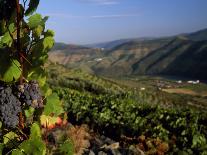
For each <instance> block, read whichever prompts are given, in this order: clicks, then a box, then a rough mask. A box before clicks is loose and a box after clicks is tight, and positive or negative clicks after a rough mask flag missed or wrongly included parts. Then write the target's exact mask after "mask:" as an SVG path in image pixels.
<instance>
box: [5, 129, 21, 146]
mask: <svg viewBox="0 0 207 155" xmlns="http://www.w3.org/2000/svg"><path fill="white" fill-rule="evenodd" d="M17 137H18V136H17V134H16V133H14V132H9V133H7V134H6V135H4V137H3V139H4V144H7V143H8V142H9V141H12V140H14V139H15V138H17Z"/></svg>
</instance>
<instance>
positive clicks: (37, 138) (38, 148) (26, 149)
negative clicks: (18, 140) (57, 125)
mask: <svg viewBox="0 0 207 155" xmlns="http://www.w3.org/2000/svg"><path fill="white" fill-rule="evenodd" d="M31 147H32V149H31ZM24 154H28V155H45V154H46V146H45V143H44V142H43V141H42V138H41V131H40V128H39V125H38V124H36V123H34V124H33V125H32V127H31V134H30V138H29V139H28V140H26V141H24V142H23V143H22V144H20V146H19V148H18V149H16V150H14V151H12V155H24Z"/></svg>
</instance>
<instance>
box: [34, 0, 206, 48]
mask: <svg viewBox="0 0 207 155" xmlns="http://www.w3.org/2000/svg"><path fill="white" fill-rule="evenodd" d="M206 7H207V1H206V0H183V1H179V0H174V1H166V0H157V1H156V3H155V2H154V1H152V0H147V1H135V0H62V1H61V3H60V1H58V0H53V1H52V3H51V1H49V0H44V1H40V7H39V9H38V12H39V13H41V14H43V15H48V16H50V19H49V21H48V24H47V26H48V28H50V29H53V30H54V31H55V32H56V36H55V39H56V42H64V43H73V44H82V45H84V44H92V43H101V42H107V41H112V40H119V39H127V38H142V37H163V36H171V35H176V34H180V33H189V32H194V31H198V30H201V29H204V28H207V21H206V18H207V10H206Z"/></svg>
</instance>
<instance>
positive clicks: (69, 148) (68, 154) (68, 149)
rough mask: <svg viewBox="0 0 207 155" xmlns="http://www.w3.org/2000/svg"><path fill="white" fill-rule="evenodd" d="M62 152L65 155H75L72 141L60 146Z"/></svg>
mask: <svg viewBox="0 0 207 155" xmlns="http://www.w3.org/2000/svg"><path fill="white" fill-rule="evenodd" d="M60 152H61V153H62V154H64V155H73V154H74V146H73V143H72V141H71V140H66V141H65V142H64V143H63V144H62V145H61V146H60Z"/></svg>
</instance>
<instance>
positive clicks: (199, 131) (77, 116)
mask: <svg viewBox="0 0 207 155" xmlns="http://www.w3.org/2000/svg"><path fill="white" fill-rule="evenodd" d="M47 68H48V71H49V77H50V78H49V80H48V84H49V85H50V86H51V87H52V89H53V90H54V91H55V92H57V93H58V95H59V96H60V98H61V99H62V100H63V101H64V102H63V103H64V109H65V111H67V113H68V119H69V122H71V123H73V124H76V125H77V124H79V125H80V124H85V123H86V124H88V125H89V127H90V128H91V129H93V131H94V132H96V133H98V134H101V135H105V136H108V137H110V138H112V139H114V140H116V141H119V142H120V143H121V142H122V145H124V146H125V147H126V146H130V145H135V146H136V147H138V148H139V149H141V150H142V151H144V152H145V153H146V154H156V153H157V154H160V153H161V154H166V153H168V154H175V153H176V154H180V153H181V154H203V155H204V154H206V153H207V145H206V142H207V141H206V139H207V124H206V122H207V114H206V111H205V109H203V107H205V106H206V105H204V102H205V100H206V98H205V97H201V96H196V97H195V96H191V95H185V94H170V93H167V92H164V91H162V89H159V87H157V86H156V85H155V84H157V81H158V80H159V81H163V83H168V84H174V85H175V82H172V81H168V80H164V79H162V80H161V79H156V78H146V77H140V79H139V80H135V79H129V78H125V79H110V78H101V77H98V76H95V75H90V74H88V73H84V72H82V71H80V70H69V69H67V68H65V67H63V66H61V65H55V64H50V65H48V67H47ZM199 99H200V100H199ZM195 100H196V102H195ZM203 100H204V101H203ZM198 104H199V106H197V105H198ZM201 109H203V110H201ZM140 136H141V139H142V140H140ZM123 137H125V138H123ZM143 137H144V138H143ZM156 139H157V140H159V139H160V143H159V144H157V143H156Z"/></svg>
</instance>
